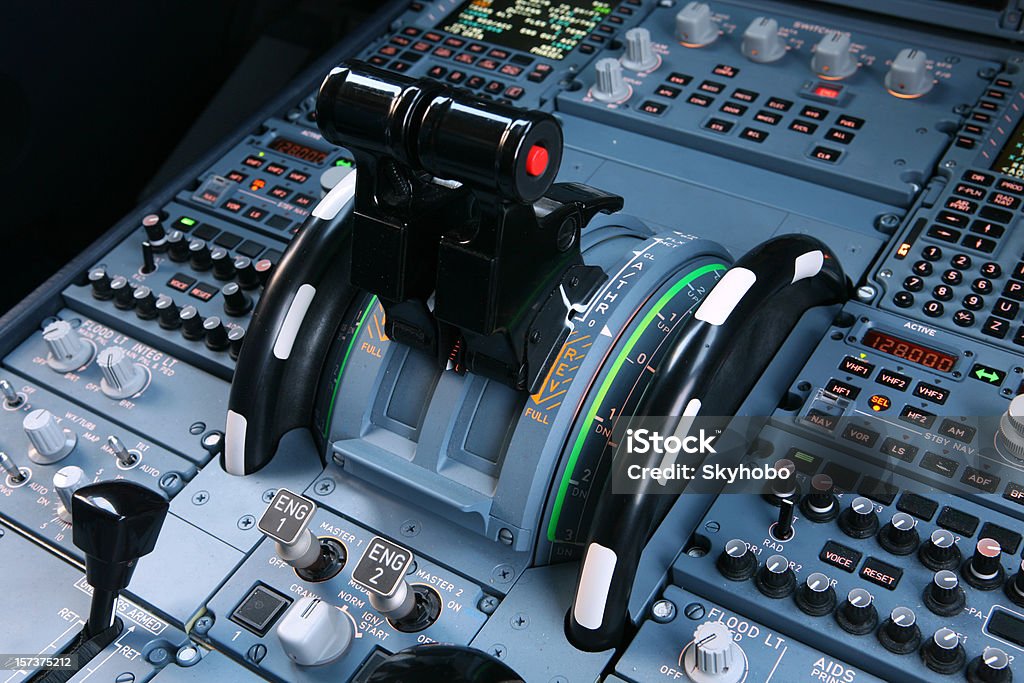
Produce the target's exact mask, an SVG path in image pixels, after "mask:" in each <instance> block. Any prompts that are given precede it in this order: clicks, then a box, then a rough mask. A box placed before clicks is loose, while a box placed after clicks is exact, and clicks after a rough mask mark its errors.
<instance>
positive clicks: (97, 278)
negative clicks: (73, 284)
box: [89, 268, 114, 301]
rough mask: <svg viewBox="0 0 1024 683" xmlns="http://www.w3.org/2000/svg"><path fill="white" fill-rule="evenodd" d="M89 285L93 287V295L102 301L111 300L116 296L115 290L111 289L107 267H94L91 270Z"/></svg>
mask: <svg viewBox="0 0 1024 683" xmlns="http://www.w3.org/2000/svg"><path fill="white" fill-rule="evenodd" d="M89 286H90V287H92V296H93V298H94V299H99V300H100V301H110V300H111V299H113V298H114V292H112V291H111V290H110V276H109V275H107V271H106V269H105V268H93V269H92V270H90V271H89Z"/></svg>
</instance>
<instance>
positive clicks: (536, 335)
mask: <svg viewBox="0 0 1024 683" xmlns="http://www.w3.org/2000/svg"><path fill="white" fill-rule="evenodd" d="M530 341H531V342H532V343H534V344H538V343H540V330H534V331H533V332H531V333H530Z"/></svg>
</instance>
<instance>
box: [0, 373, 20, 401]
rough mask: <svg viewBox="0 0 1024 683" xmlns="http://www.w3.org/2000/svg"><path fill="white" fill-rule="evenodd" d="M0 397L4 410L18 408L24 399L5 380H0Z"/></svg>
mask: <svg viewBox="0 0 1024 683" xmlns="http://www.w3.org/2000/svg"><path fill="white" fill-rule="evenodd" d="M0 395H2V396H3V397H4V407H5V408H19V407H21V405H22V404H23V403H25V397H24V396H22V395H21V394H19V393H18V392H17V391H16V390H15V388H14V386H13V385H12V384H11V383H10V382H8V381H7V380H5V379H0Z"/></svg>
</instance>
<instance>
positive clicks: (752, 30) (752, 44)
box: [740, 17, 786, 64]
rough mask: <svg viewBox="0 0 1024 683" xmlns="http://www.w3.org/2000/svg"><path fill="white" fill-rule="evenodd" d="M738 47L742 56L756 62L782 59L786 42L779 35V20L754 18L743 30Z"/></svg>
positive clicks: (761, 62)
mask: <svg viewBox="0 0 1024 683" xmlns="http://www.w3.org/2000/svg"><path fill="white" fill-rule="evenodd" d="M740 49H741V50H742V51H743V56H744V57H746V58H747V59H749V60H750V61H752V62H757V63H758V64H769V63H771V62H776V61H778V60H780V59H782V57H783V56H784V55H785V54H786V43H785V41H783V40H782V36H780V35H779V22H777V21H775V20H774V19H769V18H766V17H758V18H757V19H754V20H753V21H752V22H750V26H747V30H746V31H744V32H743V44H742V46H741V48H740Z"/></svg>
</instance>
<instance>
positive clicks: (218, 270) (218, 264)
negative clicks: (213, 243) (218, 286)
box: [210, 247, 235, 280]
mask: <svg viewBox="0 0 1024 683" xmlns="http://www.w3.org/2000/svg"><path fill="white" fill-rule="evenodd" d="M210 263H212V264H213V276H214V277H215V278H217V279H218V280H230V279H232V278H233V277H235V259H234V258H232V256H231V254H229V253H228V250H227V249H225V248H224V247H216V248H214V249H213V250H212V251H210Z"/></svg>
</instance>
